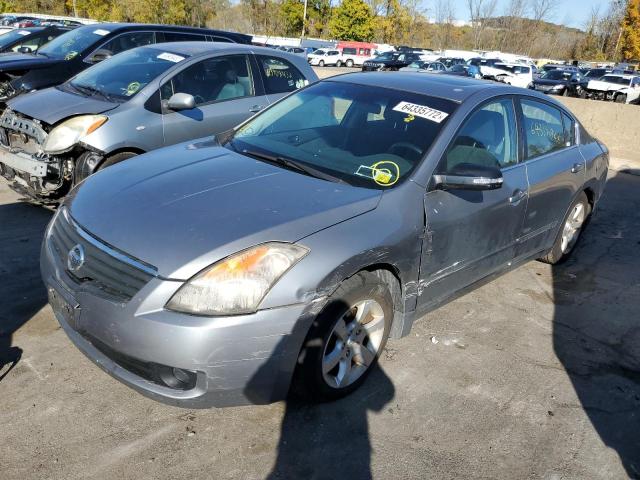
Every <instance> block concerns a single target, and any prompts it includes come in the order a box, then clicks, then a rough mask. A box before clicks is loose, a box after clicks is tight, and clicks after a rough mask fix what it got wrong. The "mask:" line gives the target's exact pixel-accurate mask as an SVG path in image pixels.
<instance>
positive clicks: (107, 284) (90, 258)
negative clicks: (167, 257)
mask: <svg viewBox="0 0 640 480" xmlns="http://www.w3.org/2000/svg"><path fill="white" fill-rule="evenodd" d="M47 241H48V243H49V246H50V247H51V250H52V252H53V253H54V254H55V255H56V256H57V257H58V260H59V262H60V264H61V265H62V266H63V268H64V269H65V271H66V272H67V274H68V275H69V277H70V278H71V279H72V280H73V281H74V282H76V283H78V284H88V285H90V286H92V287H95V288H96V289H98V291H100V292H103V293H104V294H105V295H106V296H108V297H110V298H114V299H116V300H119V301H125V302H126V301H129V300H131V298H132V297H133V296H134V295H135V294H136V293H138V291H140V289H141V288H142V287H144V286H145V285H146V284H147V283H148V282H149V280H151V279H152V278H153V277H154V276H156V273H155V268H154V267H152V266H150V265H147V264H144V263H143V262H141V261H139V260H136V259H134V258H131V257H129V256H127V255H126V254H124V253H122V252H119V251H117V250H115V249H114V248H112V247H110V246H109V245H106V244H104V243H102V242H101V241H100V240H98V239H97V238H95V237H93V236H92V235H91V234H90V233H88V232H86V231H84V230H83V229H82V228H81V227H79V226H78V225H77V224H76V223H75V222H74V220H73V219H72V218H71V216H70V215H69V212H68V210H67V209H66V208H63V209H62V211H61V212H60V213H59V214H58V216H57V218H56V221H55V222H54V224H53V225H52V227H51V231H50V233H49V237H48V240H47ZM77 246H78V247H80V248H81V249H82V251H83V253H84V262H82V263H81V264H80V266H78V267H77V268H76V269H75V270H73V271H71V270H70V269H69V263H70V262H69V256H70V252H71V251H72V250H73V249H74V247H77Z"/></svg>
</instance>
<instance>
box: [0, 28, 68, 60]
mask: <svg viewBox="0 0 640 480" xmlns="http://www.w3.org/2000/svg"><path fill="white" fill-rule="evenodd" d="M70 30H71V29H70V28H68V27H29V28H16V29H15V30H11V31H10V32H7V33H4V34H2V35H0V52H1V53H4V52H21V53H32V52H35V51H36V50H38V49H39V48H40V47H41V46H42V45H44V44H45V43H47V42H50V41H51V40H53V39H54V38H56V37H59V36H60V35H62V34H63V33H67V32H68V31H70ZM0 58H1V57H0Z"/></svg>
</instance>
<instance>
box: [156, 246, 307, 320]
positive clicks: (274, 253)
mask: <svg viewBox="0 0 640 480" xmlns="http://www.w3.org/2000/svg"><path fill="white" fill-rule="evenodd" d="M307 252H308V250H307V249H306V248H304V247H301V246H298V245H293V244H290V243H276V242H272V243H265V244H262V245H258V246H256V247H253V248H250V249H248V250H244V251H242V252H239V253H236V254H234V255H231V256H230V257H227V258H225V259H224V260H221V261H219V262H217V263H214V264H213V265H211V266H210V267H207V268H206V269H205V270H203V271H201V272H200V273H198V274H197V275H196V276H194V277H193V278H192V279H191V280H189V281H188V282H187V283H185V284H184V285H183V286H182V287H180V289H179V290H178V291H177V292H176V293H175V294H174V295H173V297H171V300H169V302H168V303H167V307H166V308H167V309H169V310H174V311H177V312H184V313H191V314H194V315H240V314H247V313H253V312H255V311H257V310H258V306H259V305H260V303H261V302H262V299H263V298H264V297H265V296H266V294H267V293H268V292H269V290H270V289H271V287H272V286H273V285H275V283H276V282H277V281H278V280H279V279H280V278H281V277H282V275H284V274H285V273H286V272H287V271H288V270H289V269H290V268H291V267H293V266H294V265H295V264H296V263H297V262H298V261H300V259H302V258H303V257H304V256H305V255H306V254H307Z"/></svg>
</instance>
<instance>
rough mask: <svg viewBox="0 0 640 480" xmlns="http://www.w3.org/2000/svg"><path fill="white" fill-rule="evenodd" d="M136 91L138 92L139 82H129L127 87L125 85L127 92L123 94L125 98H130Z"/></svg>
mask: <svg viewBox="0 0 640 480" xmlns="http://www.w3.org/2000/svg"><path fill="white" fill-rule="evenodd" d="M138 90H140V82H131V83H130V84H129V85H127V90H126V91H125V92H124V94H125V95H126V96H127V97H130V96H131V95H133V94H134V93H136V92H137V91H138Z"/></svg>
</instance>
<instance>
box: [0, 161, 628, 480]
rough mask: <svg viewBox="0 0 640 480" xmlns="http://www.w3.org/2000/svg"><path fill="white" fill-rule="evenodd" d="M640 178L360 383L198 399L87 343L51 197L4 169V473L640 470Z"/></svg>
mask: <svg viewBox="0 0 640 480" xmlns="http://www.w3.org/2000/svg"><path fill="white" fill-rule="evenodd" d="M638 191H640V178H639V177H637V176H633V175H628V174H623V173H617V174H616V173H615V172H613V171H612V172H610V180H609V183H608V186H607V191H606V195H605V197H604V199H603V201H602V203H601V205H600V207H599V210H598V211H597V212H596V215H595V217H594V219H593V221H592V222H591V224H590V225H589V227H588V229H587V230H586V232H585V236H584V238H583V241H582V242H581V243H580V244H579V246H578V248H577V250H576V252H575V254H574V256H573V258H572V259H571V260H570V261H569V262H568V263H567V264H565V265H563V266H561V267H555V268H551V267H549V266H548V265H543V264H540V263H535V262H534V263H530V264H528V265H526V266H524V267H522V268H520V269H518V270H516V271H514V272H512V273H510V274H508V275H506V276H504V277H502V278H500V279H498V280H496V281H494V282H493V283H490V284H488V285H486V286H484V287H483V288H481V289H479V290H477V291H475V292H473V293H471V294H469V295H467V296H465V297H462V298H460V299H459V300H457V301H455V302H453V303H451V304H449V305H447V306H446V307H443V308H441V309H440V310H438V311H436V312H433V313H432V314H430V315H428V316H427V317H425V318H424V319H422V320H421V321H419V322H417V323H416V325H415V326H414V329H413V331H412V333H411V335H410V336H408V337H406V338H403V339H400V340H393V341H390V342H389V345H388V347H387V350H386V352H385V354H384V355H383V357H382V360H381V365H380V368H379V369H377V371H375V372H373V375H372V376H371V377H370V378H369V380H368V382H367V384H366V385H365V386H364V388H363V389H362V390H360V391H359V392H357V393H356V394H354V395H352V396H351V397H349V398H346V399H344V400H342V401H339V402H336V403H333V404H326V405H319V406H304V405H299V404H296V403H294V402H281V403H277V404H274V405H270V406H259V407H238V408H228V409H220V410H198V411H189V410H181V409H177V408H172V407H167V406H164V405H161V404H158V403H155V402H153V401H151V400H148V399H146V398H144V397H142V396H140V395H138V394H136V393H135V392H133V391H132V390H130V389H128V388H127V387H125V386H123V385H122V384H120V383H118V382H117V381H115V380H113V379H112V378H111V377H109V376H108V375H106V374H105V373H103V372H102V371H100V370H99V369H98V368H97V367H96V366H94V365H93V364H92V363H91V362H90V361H89V360H88V359H86V358H85V357H84V356H83V355H82V354H81V353H80V352H79V351H78V350H77V349H76V348H75V347H73V345H72V344H71V343H70V341H69V340H68V339H67V337H66V336H65V334H64V332H63V331H62V330H61V329H60V328H59V326H58V325H57V323H56V321H55V319H54V318H53V314H52V312H51V310H50V308H49V307H48V306H47V305H46V296H45V291H44V288H43V286H42V283H41V281H40V278H39V271H38V251H39V247H40V241H41V238H42V235H43V231H44V228H45V225H46V223H47V221H48V219H49V218H50V212H49V211H47V210H45V209H43V208H40V207H37V206H33V205H30V204H26V203H22V202H20V201H19V199H18V198H17V196H16V195H14V194H13V193H12V192H10V191H9V189H8V188H7V187H6V184H5V182H3V181H2V180H0V365H2V364H3V363H5V365H4V367H1V366H0V405H1V406H2V408H1V409H0V479H2V480H10V479H27V478H28V479H58V478H60V479H91V478H95V479H118V480H121V479H143V478H154V479H160V478H161V479H164V478H166V479H175V478H185V477H189V478H213V479H242V480H248V479H263V478H272V479H290V478H291V479H342V478H349V479H350V480H359V479H367V478H371V477H373V478H376V479H425V478H434V479H449V478H452V479H453V478H478V479H495V478H513V479H520V478H541V479H546V480H552V479H553V480H560V479H576V480H577V479H600V478H603V479H605V478H606V479H620V478H627V477H629V476H631V477H638V478H640V436H639V435H638V431H640V316H639V315H638V311H640V256H639V255H638V254H637V252H638V249H639V248H640V247H639V245H640V198H639V197H638ZM11 360H13V362H11ZM12 365H13V368H11V367H12Z"/></svg>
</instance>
